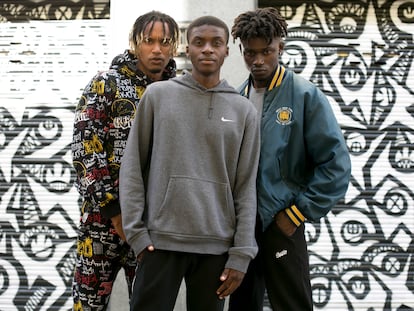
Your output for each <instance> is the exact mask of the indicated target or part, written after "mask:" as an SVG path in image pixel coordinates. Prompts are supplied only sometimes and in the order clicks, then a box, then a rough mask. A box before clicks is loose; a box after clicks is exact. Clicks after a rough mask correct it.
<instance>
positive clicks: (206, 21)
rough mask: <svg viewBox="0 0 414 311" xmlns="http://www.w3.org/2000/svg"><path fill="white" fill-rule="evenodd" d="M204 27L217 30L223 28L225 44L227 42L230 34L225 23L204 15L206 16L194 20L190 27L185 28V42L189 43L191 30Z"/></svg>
mask: <svg viewBox="0 0 414 311" xmlns="http://www.w3.org/2000/svg"><path fill="white" fill-rule="evenodd" d="M204 25H210V26H216V27H219V28H223V29H224V32H225V33H226V38H225V39H226V44H227V43H228V42H229V37H230V33H229V28H228V27H227V25H226V23H225V22H223V21H222V20H221V19H219V18H217V17H215V16H210V15H206V16H201V17H199V18H197V19H195V20H193V21H192V22H191V24H190V25H188V28H187V42H190V40H189V39H190V34H191V32H192V31H193V29H194V28H195V27H200V26H204Z"/></svg>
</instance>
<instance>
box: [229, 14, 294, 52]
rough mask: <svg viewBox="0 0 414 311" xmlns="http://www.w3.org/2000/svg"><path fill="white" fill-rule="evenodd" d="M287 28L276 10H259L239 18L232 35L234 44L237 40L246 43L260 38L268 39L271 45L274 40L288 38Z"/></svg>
mask: <svg viewBox="0 0 414 311" xmlns="http://www.w3.org/2000/svg"><path fill="white" fill-rule="evenodd" d="M287 26H288V24H287V23H286V21H285V19H284V18H283V17H282V16H281V15H280V13H279V11H278V10H277V9H276V8H273V7H267V8H258V9H256V10H254V11H248V12H245V13H242V14H240V15H239V16H237V17H236V18H235V19H234V24H233V27H232V28H231V35H232V36H233V42H234V41H236V39H237V38H240V40H241V41H246V40H249V39H252V38H257V37H259V38H263V39H266V41H267V43H268V44H270V43H271V42H272V40H273V39H274V38H278V37H279V38H284V37H286V36H287Z"/></svg>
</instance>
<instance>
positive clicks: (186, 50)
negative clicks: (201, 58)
mask: <svg viewBox="0 0 414 311" xmlns="http://www.w3.org/2000/svg"><path fill="white" fill-rule="evenodd" d="M185 54H186V55H187V57H190V55H189V54H188V45H187V46H186V47H185Z"/></svg>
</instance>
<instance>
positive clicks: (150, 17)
mask: <svg viewBox="0 0 414 311" xmlns="http://www.w3.org/2000/svg"><path fill="white" fill-rule="evenodd" d="M155 22H161V23H162V25H163V27H164V25H165V24H167V26H168V30H169V31H170V36H171V53H172V54H174V53H175V52H176V51H177V47H178V41H179V33H180V30H179V28H178V25H177V22H176V21H175V20H174V19H173V18H172V17H171V16H169V15H167V14H164V13H161V12H159V11H150V12H148V13H146V14H143V15H141V16H139V17H138V18H137V19H136V20H135V23H134V25H133V27H132V29H131V32H130V34H129V45H130V47H131V50H132V52H133V53H135V54H136V50H137V49H138V48H139V45H140V44H141V42H142V40H143V39H144V31H145V28H146V27H147V26H148V25H149V24H151V23H152V25H151V29H150V31H151V30H152V28H153V27H154V23H155ZM165 31H166V29H164V32H165Z"/></svg>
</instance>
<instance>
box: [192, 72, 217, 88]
mask: <svg viewBox="0 0 414 311" xmlns="http://www.w3.org/2000/svg"><path fill="white" fill-rule="evenodd" d="M192 75H193V78H194V80H196V81H197V82H198V83H199V84H200V85H202V86H204V87H205V88H206V89H211V88H213V87H215V86H217V85H218V84H219V83H220V74H219V73H214V74H211V75H207V76H206V75H201V74H199V73H196V72H192Z"/></svg>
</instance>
